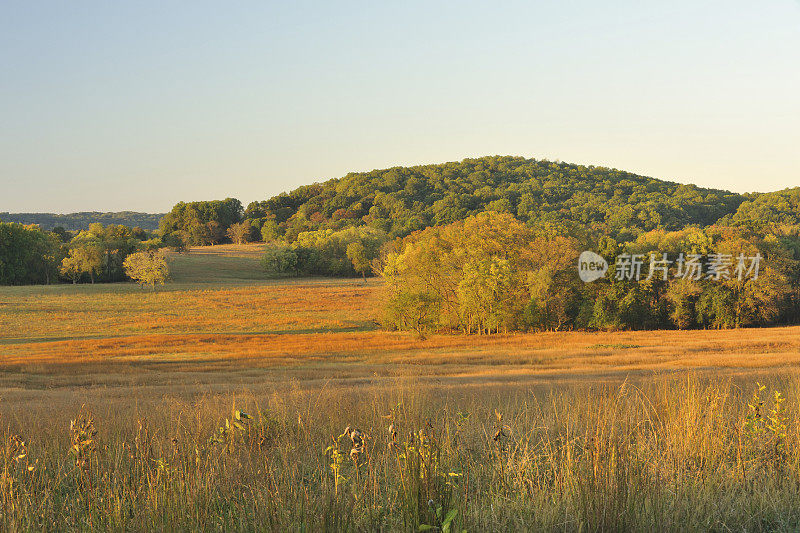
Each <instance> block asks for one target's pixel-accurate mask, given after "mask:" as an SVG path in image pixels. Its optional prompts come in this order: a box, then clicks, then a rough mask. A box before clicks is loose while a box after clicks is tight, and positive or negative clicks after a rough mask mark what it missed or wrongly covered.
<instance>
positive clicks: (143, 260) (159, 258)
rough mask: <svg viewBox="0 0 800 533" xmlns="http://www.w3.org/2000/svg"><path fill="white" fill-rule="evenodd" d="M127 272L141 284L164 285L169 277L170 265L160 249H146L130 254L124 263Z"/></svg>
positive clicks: (154, 286) (152, 286) (154, 288)
mask: <svg viewBox="0 0 800 533" xmlns="http://www.w3.org/2000/svg"><path fill="white" fill-rule="evenodd" d="M123 266H124V267H125V274H127V276H128V277H129V278H131V279H132V280H134V281H135V282H137V283H138V284H139V285H141V286H144V285H150V287H151V288H152V290H156V285H157V284H158V285H163V284H164V283H165V282H166V281H167V278H168V277H169V266H168V265H167V260H166V258H165V257H164V254H163V253H162V252H161V251H160V250H145V251H143V252H136V253H133V254H130V255H129V256H128V257H127V258H126V259H125V262H124V263H123Z"/></svg>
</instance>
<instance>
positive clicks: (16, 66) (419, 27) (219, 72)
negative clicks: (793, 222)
mask: <svg viewBox="0 0 800 533" xmlns="http://www.w3.org/2000/svg"><path fill="white" fill-rule="evenodd" d="M798 65H800V2H798V1H797V0H775V1H772V0H768V1H766V2H745V1H729V2H724V1H700V2H696V1H694V2H690V1H684V0H679V1H677V2H670V3H662V2H641V1H632V0H626V1H612V2H603V3H598V2H590V1H588V0H568V1H565V2H522V1H520V2H516V1H510V2H502V3H489V2H485V3H481V2H471V1H470V2H457V3H444V2H430V1H427V2H417V1H412V2H404V3H399V2H398V3H384V2H373V3H366V2H336V3H326V2H286V3H284V2H236V3H218V2H207V1H199V2H192V3H177V2H153V1H149V0H147V1H142V2H135V3H130V4H124V3H117V2H113V3H109V2H100V1H79V2H55V1H51V2H37V3H31V2H24V1H18V0H11V1H6V2H3V4H2V6H0V69H1V71H2V72H3V75H2V77H0V191H2V193H1V194H0V212H2V211H10V212H54V213H69V212H76V211H144V212H152V213H155V212H165V211H168V210H169V209H170V208H171V206H172V205H174V204H175V203H177V202H179V201H192V200H208V199H222V198H225V197H235V198H238V199H240V200H241V201H242V203H243V204H245V205H247V203H249V202H250V201H253V200H262V199H266V198H268V197H270V196H273V195H275V194H278V193H280V192H283V191H289V190H292V189H295V188H296V187H298V186H300V185H304V184H308V183H312V182H316V181H324V180H326V179H330V178H338V177H341V176H344V175H345V174H347V173H348V172H358V171H369V170H372V169H376V168H387V167H392V166H397V165H404V166H406V165H408V166H412V165H421V164H431V163H443V162H448V161H458V160H461V159H464V158H466V157H481V156H485V155H514V156H523V157H528V158H536V159H551V160H561V161H566V162H570V163H579V164H585V165H596V166H608V167H613V168H618V169H620V170H626V171H629V172H634V173H637V174H642V175H645V176H651V177H654V178H659V179H664V180H669V181H676V182H681V183H694V184H696V185H698V186H701V187H710V188H719V189H727V190H732V191H735V192H748V191H759V192H767V191H774V190H779V189H783V188H787V187H794V186H798V185H800V179H798V178H800V175H798V169H799V168H800V68H798Z"/></svg>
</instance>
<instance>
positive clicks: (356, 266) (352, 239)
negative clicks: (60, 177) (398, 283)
mask: <svg viewBox="0 0 800 533" xmlns="http://www.w3.org/2000/svg"><path fill="white" fill-rule="evenodd" d="M386 239H387V235H386V233H384V232H383V231H381V230H378V229H375V228H371V227H368V226H362V227H358V228H346V229H343V230H339V231H334V230H332V229H327V230H319V231H309V232H303V233H301V234H299V235H298V237H297V240H296V241H295V242H294V243H292V244H285V243H273V244H270V245H268V246H267V249H266V251H265V254H264V257H263V258H262V263H261V264H262V266H263V267H264V270H265V271H266V272H267V274H268V275H271V276H281V275H284V276H285V275H294V276H297V275H322V276H355V275H361V276H363V277H364V278H366V276H367V274H371V272H372V262H373V261H374V260H375V259H376V258H377V257H378V255H379V253H380V249H381V246H382V245H383V243H384V242H385V241H386Z"/></svg>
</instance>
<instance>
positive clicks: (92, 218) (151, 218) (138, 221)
mask: <svg viewBox="0 0 800 533" xmlns="http://www.w3.org/2000/svg"><path fill="white" fill-rule="evenodd" d="M163 216H164V214H163V213H137V212H134V211H119V212H110V213H102V212H99V211H83V212H80V213H69V214H59V213H8V212H4V213H0V221H3V222H17V223H19V224H26V225H28V224H37V225H39V226H40V227H41V228H42V229H43V230H45V231H51V230H52V229H53V228H57V227H62V228H64V229H65V230H66V231H83V230H87V229H89V226H90V225H92V224H103V225H104V226H108V225H111V224H116V225H122V226H128V227H130V228H135V227H138V228H141V229H143V230H146V231H155V230H157V229H158V222H159V221H160V220H161V217H163Z"/></svg>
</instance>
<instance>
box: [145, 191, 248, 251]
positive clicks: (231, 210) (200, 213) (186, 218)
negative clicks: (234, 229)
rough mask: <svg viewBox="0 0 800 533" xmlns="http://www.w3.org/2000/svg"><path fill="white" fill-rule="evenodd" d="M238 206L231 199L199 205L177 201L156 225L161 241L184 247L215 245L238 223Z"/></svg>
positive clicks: (240, 214)
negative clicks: (174, 242) (181, 244)
mask: <svg viewBox="0 0 800 533" xmlns="http://www.w3.org/2000/svg"><path fill="white" fill-rule="evenodd" d="M242 215H243V209H242V203H241V202H240V201H239V200H237V199H235V198H226V199H225V200H211V201H203V202H188V203H186V202H180V203H178V204H176V205H175V206H174V207H173V208H172V210H171V211H170V212H169V213H167V214H166V215H164V217H163V218H162V219H161V222H160V223H159V230H160V234H161V237H162V239H164V240H165V242H166V241H168V240H178V241H182V242H183V243H184V244H185V245H194V246H203V245H209V244H219V243H221V242H224V241H225V240H226V238H227V237H228V232H229V230H230V229H231V226H234V225H235V224H237V223H239V222H241V221H242Z"/></svg>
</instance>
